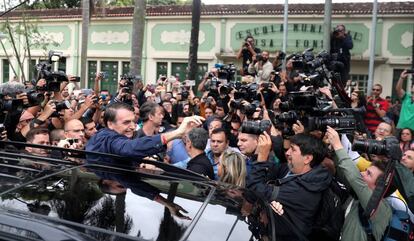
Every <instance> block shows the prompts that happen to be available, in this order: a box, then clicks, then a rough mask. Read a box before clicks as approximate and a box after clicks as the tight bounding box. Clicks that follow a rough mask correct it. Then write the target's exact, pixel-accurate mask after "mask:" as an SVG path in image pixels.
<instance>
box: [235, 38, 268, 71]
mask: <svg viewBox="0 0 414 241" xmlns="http://www.w3.org/2000/svg"><path fill="white" fill-rule="evenodd" d="M260 52H262V51H261V50H260V49H259V48H256V47H255V46H254V38H253V37H252V36H248V37H247V38H246V39H245V40H244V42H243V43H242V46H241V48H240V49H239V52H238V53H237V59H240V58H243V60H242V61H243V62H242V64H243V67H242V69H241V70H240V74H241V75H242V76H243V75H246V74H248V71H247V68H248V67H249V64H251V63H252V62H253V56H255V55H256V54H258V53H260Z"/></svg>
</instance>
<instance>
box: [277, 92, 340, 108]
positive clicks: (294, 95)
mask: <svg viewBox="0 0 414 241" xmlns="http://www.w3.org/2000/svg"><path fill="white" fill-rule="evenodd" d="M287 98H288V100H287V101H284V102H282V103H280V105H279V108H280V109H281V110H282V111H289V110H305V111H319V110H324V109H327V108H330V107H331V106H332V101H330V100H327V99H325V98H323V96H321V95H320V94H317V93H315V92H311V91H298V92H290V93H289V95H288V96H287Z"/></svg>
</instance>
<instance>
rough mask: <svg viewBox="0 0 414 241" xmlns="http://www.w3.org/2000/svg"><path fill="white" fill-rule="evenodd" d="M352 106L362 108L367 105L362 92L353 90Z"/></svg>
mask: <svg viewBox="0 0 414 241" xmlns="http://www.w3.org/2000/svg"><path fill="white" fill-rule="evenodd" d="M351 100H352V102H351V107H352V108H362V107H365V105H366V100H365V96H364V94H363V93H362V92H360V91H355V90H354V91H353V92H352V93H351Z"/></svg>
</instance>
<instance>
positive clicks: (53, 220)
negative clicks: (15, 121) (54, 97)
mask: <svg viewBox="0 0 414 241" xmlns="http://www.w3.org/2000/svg"><path fill="white" fill-rule="evenodd" d="M0 154H1V155H2V156H3V157H5V158H3V160H2V161H1V162H0V170H1V171H0V181H1V182H0V198H1V206H2V209H1V210H0V211H1V212H0V216H1V215H3V216H4V217H5V218H4V219H3V218H0V220H18V219H19V216H21V217H22V219H23V220H26V221H25V222H27V223H29V224H28V225H26V227H32V229H33V230H32V229H30V230H25V232H21V231H20V232H17V233H26V234H30V235H32V236H36V235H38V236H39V237H40V238H39V237H38V238H39V239H40V240H58V239H55V237H51V236H50V235H49V236H48V235H46V236H42V235H44V233H48V232H44V231H45V230H47V228H42V227H43V226H44V227H48V228H51V227H59V228H60V229H59V230H57V231H55V232H57V233H58V234H59V235H61V236H62V237H65V235H66V236H69V237H72V236H73V237H72V238H73V240H83V239H82V238H85V237H86V238H87V239H92V240H93V239H95V240H107V239H110V238H111V239H113V238H114V237H118V238H122V239H125V240H154V239H157V240H164V239H165V240H187V239H189V240H222V239H228V240H249V239H250V237H251V236H256V237H257V238H260V237H261V236H263V235H266V236H270V237H271V236H272V235H274V230H273V229H274V228H273V227H272V225H271V224H270V223H271V222H268V223H267V224H260V221H258V220H259V219H260V218H259V216H260V215H263V214H266V215H265V216H268V220H271V219H272V217H271V216H272V215H271V210H270V208H269V206H268V205H265V203H264V202H263V201H262V200H261V199H260V198H259V197H257V196H256V195H255V194H254V193H252V192H250V191H248V190H245V189H242V188H239V187H235V186H231V185H224V184H222V183H217V182H213V181H208V180H207V179H205V178H204V177H201V178H200V176H198V175H193V174H192V173H190V174H191V175H190V174H189V173H187V172H181V171H178V173H175V172H174V169H173V168H171V167H170V166H169V165H167V166H163V167H164V169H165V168H167V169H168V170H167V171H165V170H164V169H163V168H160V169H158V170H147V169H142V168H138V169H130V168H129V169H128V168H126V167H121V166H105V165H99V164H84V165H80V166H76V165H73V164H71V163H66V162H65V161H64V160H56V159H53V158H51V159H47V160H46V159H44V158H39V157H35V156H31V155H28V154H27V153H26V154H21V155H20V156H19V154H16V153H14V154H10V153H8V152H7V153H6V154H7V155H4V153H2V151H0ZM19 157H20V158H19ZM22 159H23V160H24V162H22ZM39 161H43V162H47V163H49V166H48V167H47V168H46V169H42V168H43V167H44V166H40V168H39V166H36V165H35V166H33V163H34V162H39ZM61 161H62V162H61ZM161 166H162V165H161ZM3 181H4V182H3ZM102 183H105V185H107V183H110V184H109V185H110V187H111V190H110V191H108V190H107V189H105V187H104V186H105V185H102ZM112 187H114V188H112ZM113 190H121V192H120V193H118V194H115V193H114V192H113ZM158 194H159V195H160V196H162V197H163V198H164V199H165V200H162V201H154V196H156V195H158ZM166 203H167V204H166ZM175 205H179V206H181V207H182V208H183V209H185V210H186V211H188V213H184V212H183V211H181V212H180V215H181V214H182V215H183V216H188V217H189V218H190V219H185V218H183V217H182V216H180V215H173V214H172V213H174V210H175V209H171V206H175ZM245 206H246V207H248V211H246V210H243V209H244V208H245ZM27 220H29V221H27ZM30 220H32V223H31V222H30ZM33 220H35V221H36V222H34V223H33ZM10 223H18V222H17V221H15V222H9V223H7V222H6V221H0V235H1V234H2V233H4V230H5V229H6V230H11V228H5V227H7V225H9V224H10ZM35 224H36V225H35ZM252 225H253V226H255V228H253V229H252V227H251V226H252ZM35 227H36V228H35ZM62 227H64V228H62ZM17 229H18V227H14V230H17ZM249 229H251V230H256V232H253V233H252V232H251V231H250V230H249ZM40 230H43V232H40ZM258 230H260V232H259V231H258ZM272 230H273V231H272ZM9 235H10V234H9ZM36 237H37V236H36Z"/></svg>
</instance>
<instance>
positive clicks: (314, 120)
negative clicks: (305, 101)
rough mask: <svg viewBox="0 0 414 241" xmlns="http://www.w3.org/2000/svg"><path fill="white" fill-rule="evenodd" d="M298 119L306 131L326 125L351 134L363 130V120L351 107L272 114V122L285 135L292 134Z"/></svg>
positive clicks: (322, 128)
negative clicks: (293, 126)
mask: <svg viewBox="0 0 414 241" xmlns="http://www.w3.org/2000/svg"><path fill="white" fill-rule="evenodd" d="M298 120H299V121H300V122H301V123H302V124H303V126H304V127H305V128H306V129H307V130H308V131H314V130H319V131H323V132H324V131H326V128H327V126H330V127H332V128H334V129H335V130H336V131H338V132H339V133H343V134H353V133H354V131H359V132H365V131H366V128H365V126H364V123H363V120H362V118H361V116H360V115H359V113H358V111H357V110H355V109H351V108H340V109H329V110H313V111H311V112H309V111H306V110H290V111H288V112H283V113H280V114H278V115H274V117H273V124H274V125H275V127H276V128H277V129H281V130H283V131H282V134H284V135H285V136H288V135H292V134H293V131H292V125H293V124H295V123H296V122H297V121H298Z"/></svg>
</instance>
